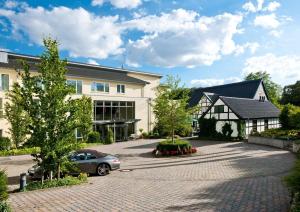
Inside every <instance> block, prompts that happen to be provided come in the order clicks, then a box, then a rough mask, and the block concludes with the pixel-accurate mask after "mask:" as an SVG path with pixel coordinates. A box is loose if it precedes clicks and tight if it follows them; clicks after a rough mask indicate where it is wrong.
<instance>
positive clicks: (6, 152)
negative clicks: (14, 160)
mask: <svg viewBox="0 0 300 212" xmlns="http://www.w3.org/2000/svg"><path fill="white" fill-rule="evenodd" d="M40 151H41V150H40V148H39V147H31V148H23V149H11V150H2V151H0V156H10V155H30V154H38V153H40Z"/></svg>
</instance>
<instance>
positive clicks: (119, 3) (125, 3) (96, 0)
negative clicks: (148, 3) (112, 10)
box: [92, 0, 142, 9]
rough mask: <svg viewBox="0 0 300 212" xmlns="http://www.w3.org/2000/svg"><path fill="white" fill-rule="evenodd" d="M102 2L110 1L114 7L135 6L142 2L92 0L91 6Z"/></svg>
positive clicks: (130, 0)
mask: <svg viewBox="0 0 300 212" xmlns="http://www.w3.org/2000/svg"><path fill="white" fill-rule="evenodd" d="M104 2H110V4H112V5H113V6H114V7H116V8H121V9H123V8H128V9H132V8H136V7H138V6H139V5H141V4H142V1H141V0H92V6H102V4H103V3H104Z"/></svg>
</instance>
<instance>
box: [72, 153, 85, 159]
mask: <svg viewBox="0 0 300 212" xmlns="http://www.w3.org/2000/svg"><path fill="white" fill-rule="evenodd" d="M74 158H75V160H86V155H85V153H78V154H77V155H75V157H74Z"/></svg>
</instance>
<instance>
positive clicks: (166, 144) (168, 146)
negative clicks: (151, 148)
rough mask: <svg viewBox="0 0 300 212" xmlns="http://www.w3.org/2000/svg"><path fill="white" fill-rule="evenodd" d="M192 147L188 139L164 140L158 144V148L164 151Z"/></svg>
mask: <svg viewBox="0 0 300 212" xmlns="http://www.w3.org/2000/svg"><path fill="white" fill-rule="evenodd" d="M190 148H192V146H191V144H190V143H189V142H188V141H184V140H174V142H173V141H172V140H164V141H161V142H159V143H158V144H157V146H156V149H157V150H159V151H161V152H163V151H178V150H183V149H186V150H187V149H190Z"/></svg>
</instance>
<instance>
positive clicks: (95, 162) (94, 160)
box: [28, 149, 121, 178]
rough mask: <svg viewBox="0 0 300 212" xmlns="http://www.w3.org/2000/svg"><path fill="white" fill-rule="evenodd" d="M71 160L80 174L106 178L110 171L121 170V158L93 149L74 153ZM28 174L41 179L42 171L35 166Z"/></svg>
mask: <svg viewBox="0 0 300 212" xmlns="http://www.w3.org/2000/svg"><path fill="white" fill-rule="evenodd" d="M69 159H70V161H72V162H74V163H75V164H77V167H78V169H79V172H83V173H89V174H97V175H99V176H105V175H107V174H109V172H110V171H112V170H116V169H119V168H120V164H121V163H120V160H119V158H117V157H116V156H114V155H109V154H106V153H102V152H98V151H96V150H92V149H82V150H78V151H76V152H73V153H72V154H71V155H70V157H69ZM28 174H29V176H31V177H32V178H41V176H42V171H41V168H40V167H39V166H38V165H35V166H33V167H32V168H30V169H28ZM70 174H78V173H70Z"/></svg>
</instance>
